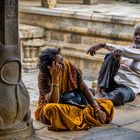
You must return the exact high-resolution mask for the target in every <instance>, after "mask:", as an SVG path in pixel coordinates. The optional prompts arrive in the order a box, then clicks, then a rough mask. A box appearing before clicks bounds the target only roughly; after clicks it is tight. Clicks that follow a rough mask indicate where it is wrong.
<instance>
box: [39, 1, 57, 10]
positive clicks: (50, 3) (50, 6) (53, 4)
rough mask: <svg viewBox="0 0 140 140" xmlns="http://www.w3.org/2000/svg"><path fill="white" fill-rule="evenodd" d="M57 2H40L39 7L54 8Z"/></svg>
mask: <svg viewBox="0 0 140 140" xmlns="http://www.w3.org/2000/svg"><path fill="white" fill-rule="evenodd" d="M56 3H57V0H41V6H42V7H45V8H54V7H56Z"/></svg>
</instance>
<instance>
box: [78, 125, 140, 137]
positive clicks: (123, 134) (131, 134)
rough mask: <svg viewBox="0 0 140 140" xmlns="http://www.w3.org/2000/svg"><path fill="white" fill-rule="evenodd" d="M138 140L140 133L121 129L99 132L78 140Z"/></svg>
mask: <svg viewBox="0 0 140 140" xmlns="http://www.w3.org/2000/svg"><path fill="white" fill-rule="evenodd" d="M102 139H105V140H125V139H126V140H139V139H140V133H139V132H135V131H131V130H128V129H123V128H113V129H109V130H103V131H102V130H101V131H98V132H96V133H92V134H90V135H86V136H83V137H82V138H80V139H79V140H102Z"/></svg>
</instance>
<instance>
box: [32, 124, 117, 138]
mask: <svg viewBox="0 0 140 140" xmlns="http://www.w3.org/2000/svg"><path fill="white" fill-rule="evenodd" d="M115 127H116V126H114V125H104V126H102V127H94V128H92V129H90V130H87V131H85V130H81V131H61V132H54V131H49V130H48V129H47V127H46V128H43V129H41V130H37V131H36V133H35V135H37V136H39V137H43V138H50V139H55V140H56V139H57V140H67V139H68V140H74V139H80V138H81V137H84V136H87V135H90V134H92V133H93V132H94V133H96V132H99V131H102V130H103V131H106V130H108V129H113V128H115Z"/></svg>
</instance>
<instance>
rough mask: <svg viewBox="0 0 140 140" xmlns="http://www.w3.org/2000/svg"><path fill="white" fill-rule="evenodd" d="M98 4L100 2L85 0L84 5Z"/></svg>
mask: <svg viewBox="0 0 140 140" xmlns="http://www.w3.org/2000/svg"><path fill="white" fill-rule="evenodd" d="M97 2H98V0H83V3H84V4H95V3H97Z"/></svg>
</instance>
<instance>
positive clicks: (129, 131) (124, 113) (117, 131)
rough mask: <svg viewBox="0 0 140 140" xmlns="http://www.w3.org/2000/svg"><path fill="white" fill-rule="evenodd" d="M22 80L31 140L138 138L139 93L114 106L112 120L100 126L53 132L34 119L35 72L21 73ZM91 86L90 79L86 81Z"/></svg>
mask: <svg viewBox="0 0 140 140" xmlns="http://www.w3.org/2000/svg"><path fill="white" fill-rule="evenodd" d="M22 76H23V81H24V83H25V85H26V87H27V89H28V91H29V94H30V100H31V111H32V118H33V125H34V128H35V134H34V135H33V137H32V138H31V140H101V139H104V140H125V139H126V140H140V127H139V125H140V95H137V97H136V100H135V101H133V102H132V103H129V104H126V105H124V106H121V107H116V108H115V116H114V119H113V121H112V122H111V123H110V124H108V125H104V126H102V127H95V128H92V129H90V130H87V131H64V132H53V131H49V130H48V129H47V126H46V125H44V124H42V123H40V122H38V121H36V120H35V119H34V110H35V107H36V105H37V99H38V88H37V72H32V73H23V75H22ZM86 83H87V85H88V86H89V87H91V81H86Z"/></svg>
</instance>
